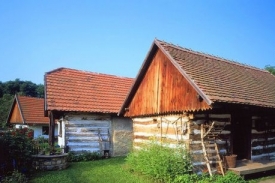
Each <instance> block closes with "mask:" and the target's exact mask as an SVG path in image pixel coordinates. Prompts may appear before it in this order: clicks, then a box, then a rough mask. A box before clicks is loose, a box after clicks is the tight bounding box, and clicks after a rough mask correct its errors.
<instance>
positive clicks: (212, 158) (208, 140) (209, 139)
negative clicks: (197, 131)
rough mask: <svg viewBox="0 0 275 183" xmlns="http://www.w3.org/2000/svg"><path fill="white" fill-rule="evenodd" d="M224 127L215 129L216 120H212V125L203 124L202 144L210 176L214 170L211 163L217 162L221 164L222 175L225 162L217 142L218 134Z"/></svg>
mask: <svg viewBox="0 0 275 183" xmlns="http://www.w3.org/2000/svg"><path fill="white" fill-rule="evenodd" d="M207 127H208V130H207V131H206V132H205V129H206V128H207ZM222 130H223V129H222V128H216V129H215V122H212V124H211V125H204V124H201V145H202V152H203V156H204V159H205V162H206V166H207V169H208V172H209V174H210V176H212V173H213V170H212V169H211V165H210V164H214V163H217V164H218V165H219V168H220V171H221V173H222V175H224V171H223V162H222V159H221V157H220V152H219V148H218V145H217V143H216V138H217V136H218V135H219V134H220V133H221V131H222Z"/></svg>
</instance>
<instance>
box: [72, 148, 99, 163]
mask: <svg viewBox="0 0 275 183" xmlns="http://www.w3.org/2000/svg"><path fill="white" fill-rule="evenodd" d="M98 159H100V153H99V152H89V151H82V152H81V153H73V152H69V153H68V161H69V162H79V161H94V160H98Z"/></svg>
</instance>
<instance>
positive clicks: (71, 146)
mask: <svg viewBox="0 0 275 183" xmlns="http://www.w3.org/2000/svg"><path fill="white" fill-rule="evenodd" d="M132 83H133V79H132V78H126V77H119V76H114V75H107V74H101V73H94V72H87V71H80V70H75V69H69V68H58V69H55V70H53V71H50V72H47V73H46V74H45V106H44V108H45V115H46V116H49V117H50V124H51V125H52V124H54V121H57V123H58V144H59V145H60V146H61V147H62V148H65V150H66V149H67V150H68V151H70V152H75V153H81V152H83V151H90V152H100V154H102V155H106V154H107V155H108V156H122V155H125V154H127V153H128V151H129V150H130V148H131V143H132V121H131V119H130V118H127V117H123V116H122V117H121V116H117V113H118V111H119V109H120V107H121V105H122V102H123V101H124V99H125V97H126V94H127V92H128V90H129V89H130V86H131V84H132ZM52 134H54V132H53V128H51V127H50V138H53V137H52ZM67 150H66V151H67Z"/></svg>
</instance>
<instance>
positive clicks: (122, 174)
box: [30, 157, 152, 183]
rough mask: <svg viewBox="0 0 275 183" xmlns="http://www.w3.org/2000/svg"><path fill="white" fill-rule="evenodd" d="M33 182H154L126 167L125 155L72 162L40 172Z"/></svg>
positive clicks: (33, 178)
mask: <svg viewBox="0 0 275 183" xmlns="http://www.w3.org/2000/svg"><path fill="white" fill-rule="evenodd" d="M30 182H31V183H55V182H58V183H62V182H64V183H77V182H81V183H82V182H89V183H93V182H95V183H109V182H110V183H112V182H115V183H125V182H127V183H152V181H150V179H149V178H146V177H144V176H138V175H136V174H133V173H131V172H130V171H129V169H127V168H126V165H125V157H119V158H111V159H104V160H98V161H87V162H77V163H70V166H69V167H68V168H67V169H65V170H60V171H45V172H38V173H36V174H34V176H33V177H32V178H31V180H30Z"/></svg>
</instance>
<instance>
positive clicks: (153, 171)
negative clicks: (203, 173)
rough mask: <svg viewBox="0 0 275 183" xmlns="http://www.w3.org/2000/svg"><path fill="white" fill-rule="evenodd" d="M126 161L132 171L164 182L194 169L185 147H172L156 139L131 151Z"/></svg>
mask: <svg viewBox="0 0 275 183" xmlns="http://www.w3.org/2000/svg"><path fill="white" fill-rule="evenodd" d="M126 161H127V164H128V165H129V167H130V168H131V170H132V171H136V172H140V173H142V174H144V175H148V176H150V177H152V178H154V179H155V180H157V181H162V182H171V180H174V179H175V177H176V176H179V175H183V174H189V173H190V172H191V171H192V164H191V159H190V156H189V154H188V153H187V151H186V150H184V148H182V147H176V148H170V147H168V145H163V144H162V145H160V144H158V143H157V142H154V141H152V142H150V143H149V144H145V145H144V146H143V147H142V148H141V149H139V150H134V151H133V152H131V153H130V154H129V155H128V156H127V158H126Z"/></svg>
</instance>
